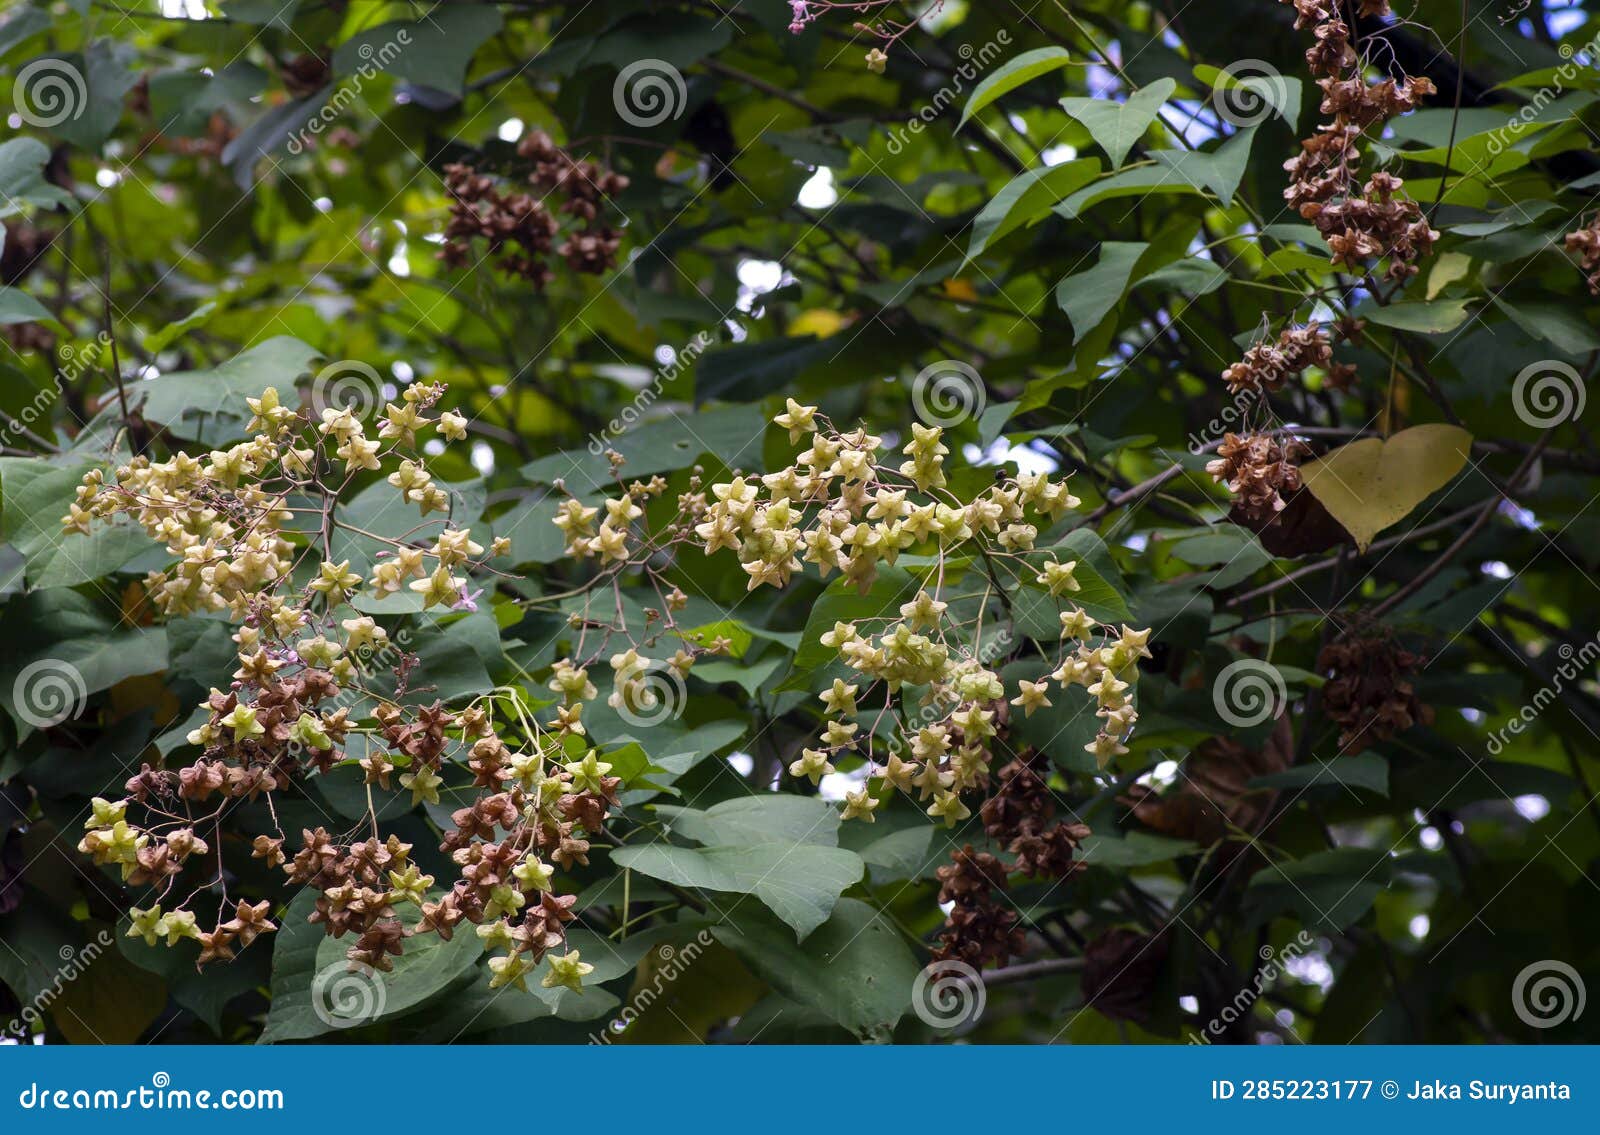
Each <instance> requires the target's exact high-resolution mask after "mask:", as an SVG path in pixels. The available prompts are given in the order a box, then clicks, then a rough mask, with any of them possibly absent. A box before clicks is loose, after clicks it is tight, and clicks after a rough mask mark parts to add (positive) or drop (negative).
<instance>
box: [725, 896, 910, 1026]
mask: <svg viewBox="0 0 1600 1135" xmlns="http://www.w3.org/2000/svg"><path fill="white" fill-rule="evenodd" d="M711 932H712V933H713V934H715V935H716V937H717V940H718V941H719V942H722V943H723V944H725V945H726V946H728V947H729V948H730V949H732V950H733V952H734V953H736V954H738V955H739V957H740V959H741V960H743V961H744V963H745V965H747V966H749V967H750V969H751V971H752V972H754V973H755V974H756V976H758V977H760V978H761V979H762V980H763V981H765V982H766V983H767V984H768V985H770V986H772V988H774V989H776V990H777V991H778V992H780V993H782V994H783V995H784V996H785V997H787V998H789V1000H791V1001H793V1002H795V1003H797V1004H800V1005H805V1006H808V1007H811V1008H815V1009H817V1010H818V1011H820V1012H821V1013H822V1014H823V1015H825V1016H826V1017H828V1018H829V1019H830V1020H832V1021H834V1022H836V1023H838V1024H839V1025H841V1026H842V1027H844V1028H846V1029H849V1030H850V1031H851V1032H852V1033H854V1034H855V1035H856V1036H857V1037H859V1038H861V1039H862V1040H869V1041H887V1040H888V1039H889V1033H890V1031H891V1030H892V1029H893V1028H894V1026H895V1025H896V1024H898V1023H899V1021H900V1018H901V1016H902V1015H904V1013H905V1011H906V1010H907V1009H908V1008H910V1006H911V992H912V987H913V985H914V984H915V982H916V980H917V973H918V967H917V961H916V958H915V957H914V956H913V955H912V953H911V950H910V949H909V948H908V947H907V946H906V944H905V941H904V939H902V938H901V936H900V932H899V931H898V930H897V929H895V927H894V924H893V923H892V922H891V921H890V920H889V919H887V918H885V917H883V916H882V915H880V914H878V912H877V911H875V910H873V909H872V907H870V906H868V905H867V904H866V903H864V902H861V901H859V900H857V899H840V900H839V904H838V907H837V908H836V909H835V910H834V912H833V915H832V917H830V918H829V919H828V921H827V922H826V923H825V924H824V925H823V926H822V927H820V928H819V929H818V930H817V931H816V932H815V933H814V934H812V935H811V936H810V937H809V938H807V939H806V942H805V945H803V946H797V945H796V944H795V943H794V942H793V941H792V940H791V938H790V936H789V935H788V934H787V933H785V932H784V930H783V928H782V927H781V926H778V925H776V924H774V923H773V922H772V921H771V920H770V919H767V918H763V917H761V916H760V915H759V913H757V912H751V911H747V910H738V911H735V912H734V915H733V917H732V918H731V919H730V921H729V923H728V924H726V925H722V926H717V927H714V928H713V929H712V931H711Z"/></svg>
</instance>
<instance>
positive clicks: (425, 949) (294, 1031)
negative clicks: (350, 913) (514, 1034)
mask: <svg viewBox="0 0 1600 1135" xmlns="http://www.w3.org/2000/svg"><path fill="white" fill-rule="evenodd" d="M316 898H317V893H316V891H314V890H312V889H309V888H308V889H306V890H303V891H301V892H300V893H299V894H298V895H296V896H295V899H294V901H293V902H292V903H290V904H289V909H288V910H286V911H284V912H283V916H282V918H281V919H279V929H278V931H277V933H276V934H274V935H273V938H274V941H273V949H272V1007H271V1009H270V1010H269V1011H268V1013H267V1027H266V1030H265V1031H264V1032H263V1033H262V1034H261V1043H263V1044H275V1043H277V1042H279V1041H286V1040H307V1039H309V1038H311V1037H317V1036H323V1035H325V1034H328V1033H336V1032H341V1031H343V1030H344V1029H350V1028H357V1027H360V1026H361V1025H363V1024H366V1023H368V1022H371V1021H375V1020H383V1019H387V1018H394V1017H398V1016H401V1015H403V1014H405V1013H407V1012H410V1011H411V1010H413V1009H416V1008H418V1007H419V1006H421V1005H423V1004H425V1003H427V1002H428V1001H430V1000H431V999H433V998H434V997H437V996H438V995H440V994H442V993H444V992H445V991H446V990H447V989H450V988H451V987H452V986H454V985H455V984H456V983H457V982H458V981H459V980H460V979H461V978H462V977H464V976H465V975H466V974H467V973H469V972H470V971H472V970H473V969H474V968H475V967H476V965H477V962H478V958H479V957H480V956H481V955H482V953H483V946H482V944H481V943H480V942H479V941H478V938H477V935H475V934H473V933H472V932H471V931H470V930H465V932H460V931H458V932H457V933H456V934H455V936H454V937H452V938H451V939H450V941H448V942H446V941H443V940H442V939H440V938H439V936H438V935H436V934H425V935H419V936H418V937H415V938H410V939H408V940H407V941H406V950H405V953H404V954H402V955H401V956H400V957H398V958H395V959H394V970H393V971H392V972H390V973H381V972H378V971H375V970H366V971H360V972H357V973H350V972H348V968H349V963H348V961H347V960H346V958H345V950H346V949H347V948H348V943H347V942H345V941H342V940H339V939H336V938H329V937H328V936H327V935H326V934H325V933H324V932H323V928H322V925H321V924H320V923H318V924H313V923H310V922H307V921H306V919H307V918H308V917H309V916H310V914H311V911H312V908H313V906H314V904H315V900H316ZM463 929H465V928H463ZM480 976H482V977H483V980H484V981H485V983H487V981H488V978H487V975H480Z"/></svg>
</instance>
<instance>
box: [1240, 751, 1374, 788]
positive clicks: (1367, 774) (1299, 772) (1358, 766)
mask: <svg viewBox="0 0 1600 1135" xmlns="http://www.w3.org/2000/svg"><path fill="white" fill-rule="evenodd" d="M1340 784H1342V785H1345V786H1347V787H1350V788H1366V789H1369V790H1371V791H1373V792H1376V793H1378V795H1380V796H1388V795H1389V762H1388V761H1386V760H1384V759H1383V758H1382V757H1380V756H1378V754H1376V753H1361V754H1358V755H1356V756H1353V757H1334V758H1333V759H1332V760H1329V761H1319V760H1316V759H1315V758H1313V759H1312V760H1310V761H1308V762H1307V763H1305V764H1303V765H1296V766H1295V767H1294V768H1291V769H1285V770H1284V771H1283V772H1275V773H1272V774H1271V775H1269V776H1258V777H1256V778H1255V779H1254V780H1252V781H1251V782H1250V786H1251V787H1252V788H1297V789H1298V788H1321V787H1324V786H1331V785H1340Z"/></svg>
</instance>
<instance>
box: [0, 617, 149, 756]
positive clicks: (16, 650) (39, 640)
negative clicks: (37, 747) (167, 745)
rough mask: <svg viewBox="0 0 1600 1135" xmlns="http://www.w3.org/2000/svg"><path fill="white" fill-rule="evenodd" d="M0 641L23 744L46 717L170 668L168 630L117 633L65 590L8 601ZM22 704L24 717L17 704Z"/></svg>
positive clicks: (4, 701)
mask: <svg viewBox="0 0 1600 1135" xmlns="http://www.w3.org/2000/svg"><path fill="white" fill-rule="evenodd" d="M0 638H3V641H5V642H7V643H10V644H12V646H11V648H10V649H8V650H7V651H6V652H5V653H4V655H3V657H0V706H3V707H4V708H5V710H6V712H8V713H10V714H11V716H12V717H13V718H14V719H15V720H16V723H17V732H18V736H19V738H25V737H27V736H28V735H29V734H31V733H32V731H33V722H34V721H35V720H37V719H38V718H39V717H40V716H41V713H42V714H43V715H44V716H45V717H53V716H55V715H56V714H57V713H58V712H59V713H70V712H71V710H72V709H73V708H74V707H75V708H76V710H77V711H81V710H82V709H83V708H84V706H83V700H82V699H83V698H84V697H86V696H87V695H89V694H93V693H98V692H99V691H101V690H107V689H110V688H111V687H112V686H114V685H116V684H117V683H118V682H120V681H122V680H123V679H124V678H131V677H134V676H136V675H139V674H153V673H155V672H157V671H159V670H164V669H166V666H167V635H166V631H165V629H164V628H161V627H135V628H131V629H121V628H118V627H116V626H115V625H113V624H112V623H111V621H110V620H109V619H107V618H106V617H105V616H103V615H102V614H101V613H100V612H99V611H97V610H95V608H94V605H93V604H92V603H91V602H90V600H88V599H87V598H85V597H84V596H83V595H81V594H79V593H78V592H76V591H71V590H68V589H66V588H59V589H54V590H50V591H34V592H30V593H28V594H26V595H21V596H17V597H14V598H12V599H10V600H8V601H7V603H6V604H5V606H4V608H3V609H0ZM30 667H32V669H31V670H30ZM24 674H27V675H29V676H28V677H27V678H25V677H24ZM24 699H26V704H27V705H28V706H29V707H30V713H29V714H28V715H26V716H24V715H23V714H21V713H19V708H20V707H19V705H18V702H19V701H22V700H24Z"/></svg>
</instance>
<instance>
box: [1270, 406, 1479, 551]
mask: <svg viewBox="0 0 1600 1135" xmlns="http://www.w3.org/2000/svg"><path fill="white" fill-rule="evenodd" d="M1471 449H1472V435H1471V434H1469V433H1468V432H1467V431H1466V430H1464V429H1461V428H1460V427H1459V426H1449V425H1443V424H1438V423H1436V424H1433V425H1426V426H1415V427H1413V428H1411V429H1409V430H1401V431H1400V432H1399V433H1397V434H1395V435H1394V436H1393V437H1391V438H1389V439H1388V440H1379V439H1378V438H1375V437H1374V438H1366V439H1364V440H1362V441H1356V442H1351V443H1350V444H1349V445H1346V446H1341V447H1340V448H1338V449H1336V450H1334V451H1333V452H1332V453H1330V454H1328V455H1327V456H1326V457H1323V458H1320V459H1319V460H1316V461H1312V462H1309V463H1307V464H1305V465H1302V466H1301V467H1300V476H1301V477H1302V478H1303V479H1304V481H1305V486H1306V488H1307V489H1309V490H1310V491H1311V494H1312V496H1314V497H1316V498H1317V500H1319V501H1321V502H1322V505H1323V507H1324V508H1326V509H1327V510H1328V511H1329V512H1330V513H1332V514H1333V518H1334V519H1335V520H1337V521H1338V522H1339V523H1340V524H1342V525H1344V526H1345V529H1346V530H1347V531H1349V533H1350V535H1351V536H1353V537H1355V541H1356V547H1357V548H1359V549H1361V551H1363V552H1365V551H1366V550H1367V545H1369V544H1371V543H1372V539H1373V537H1374V536H1376V535H1377V534H1378V533H1379V532H1382V531H1383V530H1384V529H1385V528H1388V527H1389V526H1390V525H1391V524H1395V523H1398V522H1399V521H1401V520H1403V519H1405V517H1406V516H1407V515H1408V514H1409V513H1410V512H1411V510H1412V509H1414V508H1416V507H1417V505H1419V504H1421V503H1422V502H1423V501H1424V500H1426V499H1427V498H1428V496H1429V495H1431V494H1432V493H1434V492H1436V491H1437V490H1439V489H1441V488H1443V487H1444V486H1445V485H1447V484H1448V483H1449V482H1450V479H1451V478H1452V477H1454V476H1455V475H1456V474H1457V473H1459V472H1461V467H1462V466H1463V465H1465V464H1466V463H1467V456H1468V454H1469V453H1470V452H1471Z"/></svg>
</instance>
